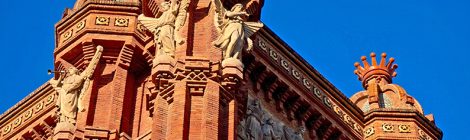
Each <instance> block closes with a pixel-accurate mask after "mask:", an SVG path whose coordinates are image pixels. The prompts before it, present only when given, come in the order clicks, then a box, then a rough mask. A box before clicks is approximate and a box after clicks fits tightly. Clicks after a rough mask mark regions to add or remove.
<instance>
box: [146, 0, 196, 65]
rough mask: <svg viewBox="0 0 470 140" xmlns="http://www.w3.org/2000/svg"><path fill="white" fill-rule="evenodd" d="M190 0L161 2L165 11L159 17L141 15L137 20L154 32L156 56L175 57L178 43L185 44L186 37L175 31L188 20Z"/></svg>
mask: <svg viewBox="0 0 470 140" xmlns="http://www.w3.org/2000/svg"><path fill="white" fill-rule="evenodd" d="M188 6H189V0H171V1H164V2H162V3H161V4H160V7H161V8H162V10H163V13H162V14H161V16H160V17H158V18H151V17H146V16H144V15H143V14H141V15H139V17H138V18H137V20H138V21H139V22H140V23H142V25H144V27H145V28H147V29H148V30H149V31H150V32H152V33H153V34H154V43H155V47H156V53H155V55H156V58H157V57H159V56H161V55H166V56H170V57H173V58H174V57H175V50H176V44H177V43H178V44H183V43H184V39H183V38H181V37H180V36H179V35H178V34H176V33H175V32H177V31H179V30H180V29H181V27H183V25H184V24H185V22H186V17H187V15H188V14H187V9H188Z"/></svg>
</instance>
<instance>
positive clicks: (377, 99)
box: [351, 53, 442, 140]
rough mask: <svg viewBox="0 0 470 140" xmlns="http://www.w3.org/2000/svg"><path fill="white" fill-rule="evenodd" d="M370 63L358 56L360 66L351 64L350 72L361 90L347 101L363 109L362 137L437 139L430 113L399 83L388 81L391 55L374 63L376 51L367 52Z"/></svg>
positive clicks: (439, 135) (438, 134)
mask: <svg viewBox="0 0 470 140" xmlns="http://www.w3.org/2000/svg"><path fill="white" fill-rule="evenodd" d="M370 57H371V61H372V63H371V64H369V63H368V62H367V60H366V59H367V58H366V57H365V56H362V57H361V60H362V63H363V66H361V65H360V64H359V63H358V62H356V63H355V64H354V66H356V70H355V71H354V73H355V74H356V75H357V76H358V77H359V80H360V81H361V82H362V86H363V87H364V89H365V90H364V91H360V92H358V93H356V94H355V95H353V96H352V97H351V101H352V102H354V103H355V104H356V105H357V106H358V107H360V108H361V109H362V111H364V113H365V116H364V117H365V118H364V125H365V127H364V138H365V139H370V140H375V139H424V140H428V139H441V138H442V132H441V131H440V130H439V129H437V128H436V127H434V118H433V116H432V114H429V115H426V116H424V115H423V109H422V108H421V105H420V104H419V102H418V101H417V100H416V99H414V98H413V97H411V96H410V95H409V94H408V93H407V92H406V91H405V90H404V89H403V88H402V87H400V86H399V85H396V84H393V83H392V78H393V77H395V76H396V75H397V73H396V72H395V69H397V68H398V65H397V64H394V61H395V59H394V58H390V59H389V61H388V62H386V61H387V60H386V57H387V54H385V53H383V54H382V55H381V57H382V59H381V61H380V63H377V60H376V54H375V53H371V54H370Z"/></svg>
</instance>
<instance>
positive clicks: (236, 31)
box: [212, 0, 264, 60]
mask: <svg viewBox="0 0 470 140" xmlns="http://www.w3.org/2000/svg"><path fill="white" fill-rule="evenodd" d="M212 2H213V3H214V5H215V7H216V16H215V25H216V26H217V30H218V31H219V33H220V34H221V35H220V36H219V37H218V38H217V40H215V41H214V42H212V43H213V45H214V46H216V47H219V48H221V49H222V51H223V58H224V59H227V58H235V59H239V60H241V57H242V54H241V53H242V49H243V47H244V45H245V42H246V43H247V44H248V48H247V51H250V50H251V49H252V48H253V41H252V40H251V39H250V38H249V37H250V36H252V35H253V34H254V33H255V32H257V31H258V30H259V29H260V28H262V27H263V26H264V25H263V23H261V22H246V21H244V17H248V16H249V14H248V13H247V12H246V11H245V10H244V5H243V4H240V3H239V4H235V5H234V6H233V7H232V9H230V10H227V9H225V8H224V6H223V3H222V2H221V1H220V0H212Z"/></svg>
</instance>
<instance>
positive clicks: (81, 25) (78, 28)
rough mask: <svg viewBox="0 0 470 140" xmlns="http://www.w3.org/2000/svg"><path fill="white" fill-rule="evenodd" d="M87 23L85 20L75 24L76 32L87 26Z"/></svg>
mask: <svg viewBox="0 0 470 140" xmlns="http://www.w3.org/2000/svg"><path fill="white" fill-rule="evenodd" d="M85 23H86V21H85V20H83V21H80V22H78V23H77V25H75V27H76V32H78V31H80V30H82V29H83V28H85Z"/></svg>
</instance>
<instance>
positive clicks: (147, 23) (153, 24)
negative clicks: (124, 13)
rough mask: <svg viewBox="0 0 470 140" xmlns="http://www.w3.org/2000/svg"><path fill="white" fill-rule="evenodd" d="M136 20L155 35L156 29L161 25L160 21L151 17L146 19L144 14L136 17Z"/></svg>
mask: <svg viewBox="0 0 470 140" xmlns="http://www.w3.org/2000/svg"><path fill="white" fill-rule="evenodd" d="M137 20H138V21H139V22H140V23H142V25H144V27H145V28H147V29H148V30H149V31H150V32H152V33H155V32H156V30H157V27H158V26H159V25H161V20H160V19H158V18H151V17H146V16H144V14H140V15H139V17H137Z"/></svg>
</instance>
